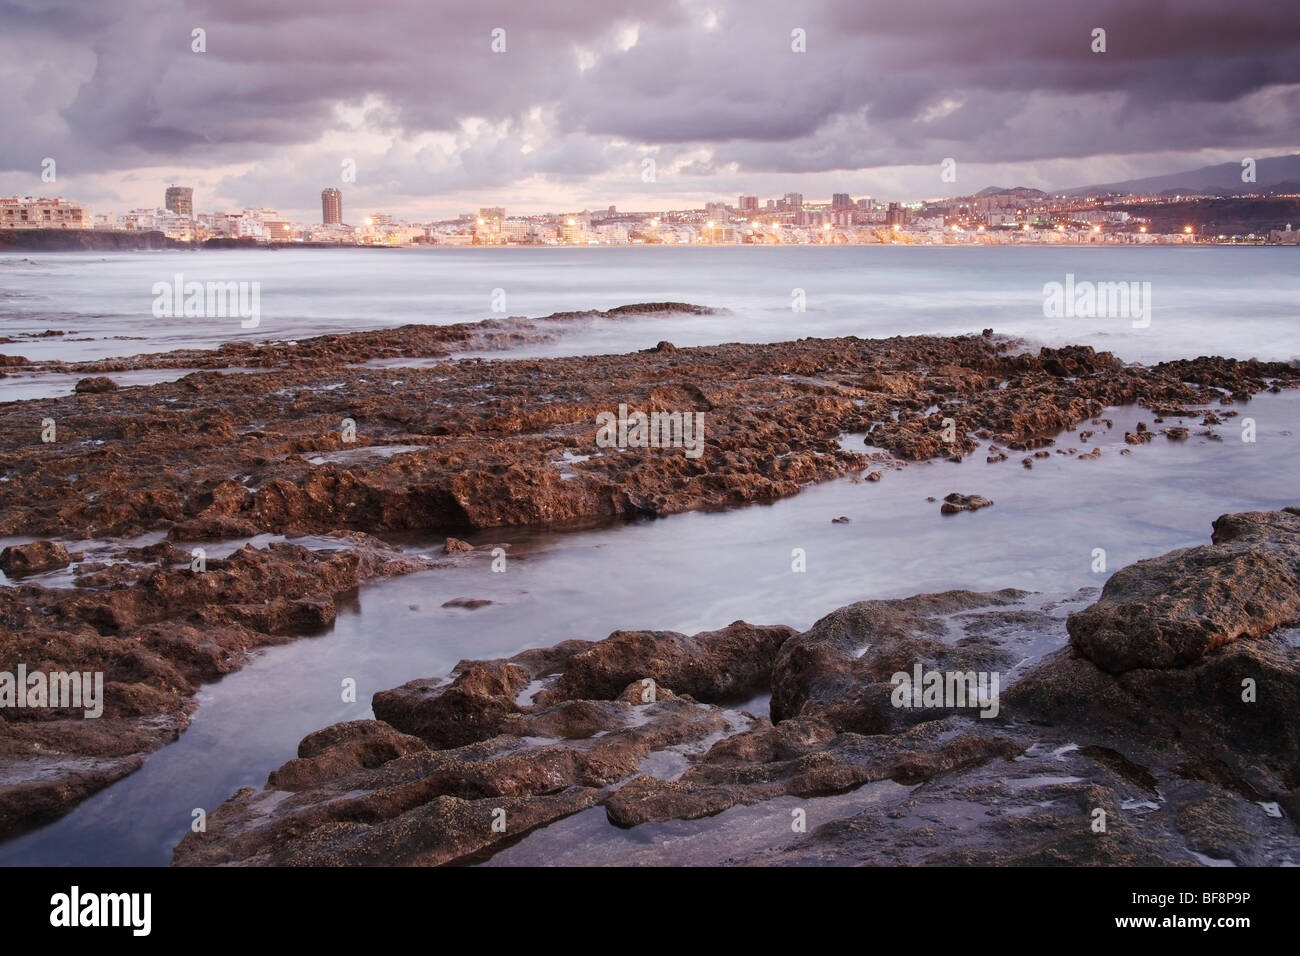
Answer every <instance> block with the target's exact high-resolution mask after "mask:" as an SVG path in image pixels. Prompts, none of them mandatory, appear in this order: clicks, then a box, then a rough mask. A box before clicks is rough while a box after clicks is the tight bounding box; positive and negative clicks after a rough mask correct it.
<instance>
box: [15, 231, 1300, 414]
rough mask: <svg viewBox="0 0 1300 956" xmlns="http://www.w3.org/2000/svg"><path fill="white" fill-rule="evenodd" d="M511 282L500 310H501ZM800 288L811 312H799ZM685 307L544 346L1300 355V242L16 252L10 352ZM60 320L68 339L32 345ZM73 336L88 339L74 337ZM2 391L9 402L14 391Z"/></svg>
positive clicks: (116, 348) (134, 348) (201, 342)
mask: <svg viewBox="0 0 1300 956" xmlns="http://www.w3.org/2000/svg"><path fill="white" fill-rule="evenodd" d="M177 274H180V275H182V276H184V278H185V280H186V281H200V282H210V281H212V282H257V283H259V284H260V285H259V290H260V291H259V295H260V311H261V321H260V324H259V326H258V327H257V328H253V329H243V328H241V327H240V322H239V320H238V319H195V318H189V319H186V318H175V319H173V318H161V319H160V318H155V317H154V316H153V314H152V307H153V303H154V295H153V292H152V289H153V285H154V283H156V282H165V283H171V282H172V281H173V278H174V276H175V275H177ZM1067 274H1072V275H1074V276H1075V279H1076V281H1093V282H1139V283H1145V282H1149V283H1150V284H1151V285H1150V290H1151V293H1150V294H1151V303H1152V308H1151V315H1150V324H1149V326H1147V327H1145V328H1134V326H1133V321H1132V320H1131V319H1127V318H1122V317H1113V318H1111V317H1105V318H1093V319H1081V318H1056V319H1048V318H1045V317H1044V315H1043V300H1044V293H1043V287H1044V285H1045V284H1046V283H1049V282H1062V283H1063V282H1064V281H1065V278H1066V276H1067ZM495 290H503V291H504V303H503V308H504V311H503V312H495V313H494V311H493V296H494V291H495ZM795 290H802V293H803V297H804V300H805V303H806V311H801V312H796V311H794V310H793V309H792V307H791V306H792V302H793V301H794V296H795V294H796V292H795ZM663 300H672V301H682V302H690V303H694V304H698V305H707V306H714V307H717V308H720V309H725V310H726V311H725V312H724V313H722V314H719V315H715V316H676V317H668V318H665V317H653V318H632V319H625V320H618V321H614V322H601V323H594V324H586V325H582V326H580V327H578V328H575V329H574V330H573V332H572V334H570V335H568V336H566V337H565V338H564V339H562V340H561V341H558V342H553V343H549V344H544V345H541V346H538V347H534V348H531V349H529V350H528V351H527V352H525V353H520V354H529V355H545V354H560V353H563V354H587V353H596V352H625V351H630V350H632V349H640V348H647V347H649V346H652V345H654V344H655V343H656V342H658V341H660V340H663V339H667V340H668V341H671V342H673V343H674V344H676V345H678V346H687V345H704V344H714V343H718V342H730V341H743V342H776V341H785V340H789V339H796V338H801V337H803V336H835V335H858V336H863V337H875V336H889V335H900V334H919V333H931V334H937V335H947V334H961V333H966V332H979V331H980V330H981V329H983V328H990V327H991V328H993V329H994V330H995V331H997V332H999V333H1007V334H1013V335H1018V336H1024V337H1027V338H1029V339H1032V340H1034V341H1036V342H1042V343H1045V344H1049V345H1059V344H1063V343H1067V342H1071V343H1081V344H1085V345H1092V346H1094V347H1096V348H1098V349H1109V350H1110V351H1113V352H1115V353H1116V354H1117V355H1119V356H1120V357H1121V358H1124V359H1126V360H1129V361H1139V362H1153V361H1160V360H1163V359H1170V358H1183V357H1194V356H1196V355H1202V354H1220V355H1228V356H1234V357H1237V358H1251V357H1257V358H1261V359H1270V360H1284V361H1286V360H1291V359H1293V358H1300V249H1298V248H1285V247H1249V248H1248V247H1214V246H1206V247H1193V248H1187V247H1173V246H1168V247H1147V248H1138V247H1109V248H1108V247H1087V246H1082V247H1052V246H1044V247H983V248H961V247H906V246H831V247H750V246H747V247H732V248H717V247H695V248H689V247H687V248H671V247H670V248H645V247H609V248H514V249H511V248H506V249H280V250H275V251H269V250H211V251H209V250H203V251H169V252H139V253H118V254H80V253H77V254H69V253H61V254H39V253H31V254H27V255H20V254H9V255H5V256H0V336H8V337H10V338H15V339H18V341H17V342H16V343H13V344H7V345H0V352H4V353H7V354H19V355H24V356H26V357H28V358H30V359H34V360H37V359H62V360H69V361H71V360H78V359H86V358H95V357H103V356H116V355H131V354H137V353H144V352H158V351H166V350H169V349H175V348H183V347H194V348H211V347H215V346H217V345H220V344H221V343H223V342H228V341H233V340H238V339H250V340H261V339H294V338H301V337H305V336H309V335H317V334H321V333H325V332H346V331H352V330H358V329H369V328H377V327H386V326H396V325H402V324H406V323H430V324H447V323H453V322H473V321H478V320H481V319H484V318H488V317H492V316H494V315H495V316H496V317H501V316H502V315H526V316H543V315H549V314H551V313H554V312H561V311H578V310H586V309H608V308H612V307H614V306H618V305H625V304H628V303H633V302H648V301H663ZM48 329H53V330H58V331H63V332H67V333H69V334H67V335H64V336H58V337H48V338H28V337H27V336H28V335H29V334H32V333H40V332H43V331H45V330H48ZM74 333H75V334H74ZM0 397H5V396H2V395H0Z"/></svg>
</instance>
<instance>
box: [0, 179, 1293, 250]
mask: <svg viewBox="0 0 1300 956" xmlns="http://www.w3.org/2000/svg"><path fill="white" fill-rule="evenodd" d="M1298 199H1300V193H1298V194H1294V195H1292V194H1286V193H1283V194H1277V193H1273V194H1269V195H1267V196H1263V195H1255V194H1244V195H1240V196H1230V197H1225V196H1223V195H1222V194H1220V193H1206V194H1186V195H1183V194H1176V195H1169V194H1167V193H1161V194H1139V193H1123V194H1121V193H1105V194H1101V195H1091V196H1089V195H1050V194H1048V193H1044V192H1042V191H1040V190H1036V189H1027V188H1023V187H1017V188H1013V189H999V188H996V187H990V188H988V189H985V190H982V191H981V192H979V193H977V194H974V195H970V196H960V197H956V198H951V199H942V200H934V201H918V202H906V203H902V202H888V203H885V202H877V201H876V200H874V199H873V198H872V197H870V196H865V197H856V198H855V197H853V196H851V195H849V194H848V193H835V194H834V195H833V196H831V198H830V200H829V201H822V202H809V201H805V199H804V197H803V195H802V194H800V193H794V192H792V193H786V194H785V195H783V196H782V197H781V198H779V199H760V198H759V197H758V196H739V197H737V199H736V201H735V202H734V203H730V202H722V201H719V202H711V203H707V204H706V205H705V206H704V207H703V208H702V209H670V210H657V211H636V212H630V211H620V210H618V209H617V208H616V207H614V206H609V207H607V208H604V209H600V210H591V209H583V210H581V211H574V212H567V213H545V214H541V215H517V216H510V215H507V214H506V210H505V209H504V208H503V207H500V206H484V207H482V208H480V209H479V210H478V212H477V214H475V213H470V212H466V213H463V214H461V215H459V216H457V217H455V218H453V219H443V220H438V221H433V222H409V221H404V220H399V219H397V218H395V217H393V216H391V215H387V214H385V213H383V212H379V211H372V212H368V213H366V214H365V215H364V216H360V217H358V218H357V219H356V220H354V221H353V223H351V224H350V223H348V222H345V221H344V218H345V217H344V195H343V192H342V190H340V189H337V188H333V187H330V188H326V189H324V190H322V192H321V221H320V222H319V223H302V222H295V221H293V220H291V219H290V218H288V217H286V216H282V215H280V214H279V213H278V212H276V211H275V210H274V209H266V208H260V209H242V210H240V211H238V212H223V211H217V212H200V213H196V212H195V211H194V190H193V189H192V188H191V187H188V186H177V185H170V186H168V187H167V188H166V190H165V192H164V196H163V206H162V207H161V208H157V209H133V210H131V211H130V212H127V213H124V214H121V215H107V214H101V215H95V214H93V213H92V211H91V210H90V209H89V208H88V207H87V206H86V205H85V204H83V203H79V202H75V201H72V200H66V199H63V198H62V197H57V198H46V197H31V196H29V197H22V198H20V197H18V196H13V197H9V198H4V197H0V229H89V230H98V231H105V232H131V233H146V232H153V233H161V234H162V235H164V236H166V237H167V238H168V239H171V240H175V241H178V242H193V243H202V242H207V241H211V240H224V241H235V242H246V243H249V244H259V243H260V244H276V245H279V244H286V243H294V244H311V245H355V246H613V245H619V246H621V245H746V244H749V245H776V244H785V245H869V244H894V245H971V244H1006V243H1029V244H1044V243H1049V244H1052V243H1056V244H1059V243H1105V244H1116V243H1118V244H1126V243H1127V244H1168V243H1177V244H1192V243H1240V244H1279V243H1280V244H1288V245H1295V244H1300V230H1293V229H1292V227H1291V223H1290V222H1289V221H1287V222H1285V224H1283V222H1282V220H1283V219H1287V218H1289V216H1290V214H1291V212H1292V211H1294V210H1295V209H1296V200H1298Z"/></svg>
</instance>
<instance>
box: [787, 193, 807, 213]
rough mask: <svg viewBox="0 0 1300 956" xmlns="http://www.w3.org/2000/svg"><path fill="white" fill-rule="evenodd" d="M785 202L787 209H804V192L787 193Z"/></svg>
mask: <svg viewBox="0 0 1300 956" xmlns="http://www.w3.org/2000/svg"><path fill="white" fill-rule="evenodd" d="M784 202H785V205H786V208H787V209H802V208H803V193H786V194H785V200H784Z"/></svg>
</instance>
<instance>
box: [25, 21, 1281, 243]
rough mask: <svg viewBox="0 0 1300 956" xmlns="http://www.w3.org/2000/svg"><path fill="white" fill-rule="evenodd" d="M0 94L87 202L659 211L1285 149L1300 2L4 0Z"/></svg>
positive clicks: (929, 189)
mask: <svg viewBox="0 0 1300 956" xmlns="http://www.w3.org/2000/svg"><path fill="white" fill-rule="evenodd" d="M1097 29H1102V30H1104V31H1105V37H1104V39H1105V50H1104V52H1094V50H1093V47H1094V46H1095V45H1096V44H1097V41H1096V40H1095V39H1094V31H1095V30H1097ZM196 30H200V31H202V34H201V39H202V43H201V44H199V42H198V41H197V40H196V39H195V31H196ZM494 31H502V32H496V33H495V40H494ZM196 45H201V46H203V48H204V49H203V50H202V51H201V52H199V51H196V50H195V46H196ZM494 46H495V47H496V49H494ZM799 46H802V47H803V50H802V52H799V51H797V49H796V48H797V47H799ZM0 92H2V93H3V95H2V96H0V129H2V130H3V131H4V135H3V136H0V195H12V194H19V195H62V196H65V197H67V198H71V199H76V200H79V201H81V202H84V203H86V204H88V205H89V206H90V207H91V209H92V211H94V212H124V211H126V210H127V209H131V208H137V207H149V208H153V207H157V206H160V205H162V201H163V199H162V197H163V191H164V189H165V188H166V186H167V185H168V184H170V183H178V184H182V185H189V186H193V187H194V189H195V206H196V209H198V210H199V211H213V210H217V209H225V210H237V209H241V208H245V207H269V208H274V209H277V210H279V211H280V212H281V213H284V214H287V215H290V216H293V217H294V218H297V219H300V220H301V221H305V222H317V221H319V219H320V198H319V197H320V191H321V190H322V189H323V188H325V187H327V186H336V187H338V188H339V189H341V190H342V191H343V197H344V199H343V202H344V213H345V215H344V218H345V220H346V221H349V222H357V221H360V218H362V217H364V216H366V215H370V214H373V213H388V214H391V215H394V216H397V217H400V218H407V219H412V220H418V221H428V220H432V219H436V218H445V217H450V216H454V215H456V214H459V213H464V212H476V211H477V209H478V208H479V207H480V206H488V205H492V206H498V205H499V206H505V207H506V209H507V212H508V213H518V214H528V213H542V212H557V213H563V212H571V211H576V210H580V209H583V208H589V209H603V208H605V207H606V206H609V205H617V206H618V207H619V208H620V209H623V210H666V209H679V208H692V207H698V206H702V205H703V204H704V203H705V202H707V201H716V200H726V201H729V202H733V203H734V202H735V201H736V197H737V196H738V195H740V194H742V193H743V194H755V195H758V196H760V197H761V198H764V199H766V198H776V197H779V196H781V195H782V194H784V193H786V192H801V193H803V194H804V195H805V197H806V198H807V199H808V200H809V201H819V200H824V199H829V198H830V195H831V193H833V192H847V193H850V194H851V195H853V196H854V197H855V198H857V197H861V196H873V197H875V198H877V199H881V200H910V199H923V198H937V197H941V196H951V195H964V194H969V193H972V192H976V191H978V190H979V189H982V188H984V187H985V186H989V185H999V186H1032V187H1036V188H1040V189H1045V190H1048V191H1051V190H1054V189H1065V188H1069V187H1072V186H1081V185H1087V184H1090V183H1099V182H1116V181H1120V180H1125V179H1131V178H1135V177H1139V176H1146V175H1155V174H1161V173H1166V172H1174V171H1178V170H1183V169H1193V168H1196V167H1199V166H1203V165H1208V164H1211V163H1219V162H1229V161H1234V162H1239V161H1240V160H1241V159H1242V158H1243V157H1247V156H1251V157H1256V158H1259V157H1263V156H1271V155H1279V154H1283V153H1292V152H1296V151H1297V150H1300V124H1297V122H1296V117H1297V116H1300V11H1298V10H1297V8H1296V7H1295V6H1294V0H1232V2H1228V0H1218V2H1207V0H1176V2H1175V0H1086V2H1079V0H885V2H881V0H843V2H840V0H823V2H805V3H800V2H775V0H653V2H650V0H514V2H510V3H502V2H495V0H469V2H461V0H456V2H448V0H355V2H337V0H96V2H92V3H87V2H85V0H0ZM47 159H52V160H53V161H54V164H53V171H54V176H55V179H54V181H53V182H48V181H43V180H42V170H43V169H49V168H50V164H49V163H47V162H45V161H46V160H47ZM944 160H952V161H953V163H952V164H951V165H950V166H949V167H948V168H949V169H950V170H952V172H953V173H955V179H953V180H952V181H946V180H945V179H944V178H943V176H942V173H943V169H944ZM43 164H44V165H43ZM651 164H652V165H651ZM350 170H355V175H354V176H352V177H351V178H347V177H348V176H349V172H350ZM47 175H48V173H47Z"/></svg>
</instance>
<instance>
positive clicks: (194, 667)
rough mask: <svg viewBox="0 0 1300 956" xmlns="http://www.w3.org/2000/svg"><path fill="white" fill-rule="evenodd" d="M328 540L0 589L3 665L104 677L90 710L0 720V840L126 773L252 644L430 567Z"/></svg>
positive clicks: (147, 563)
mask: <svg viewBox="0 0 1300 956" xmlns="http://www.w3.org/2000/svg"><path fill="white" fill-rule="evenodd" d="M338 544H339V547H338V548H337V549H335V550H330V549H321V550H312V549H308V548H305V547H301V546H298V545H292V544H284V543H280V544H271V545H268V546H267V547H265V548H253V547H248V546H246V547H244V548H241V549H239V550H238V551H236V552H235V553H234V554H232V555H230V556H229V557H227V558H221V559H217V558H210V559H207V560H206V562H205V567H204V568H203V570H201V571H195V570H193V569H192V558H191V555H190V554H189V553H188V552H180V551H177V550H175V549H172V548H170V546H168V545H166V544H163V545H162V546H161V547H158V546H154V547H151V548H146V549H137V550H136V551H135V553H134V557H135V558H137V559H138V560H137V561H131V562H122V563H114V564H110V565H107V566H105V567H103V568H101V569H100V570H98V571H94V572H89V573H86V574H84V575H82V576H81V577H79V578H78V579H77V583H78V585H79V586H77V587H75V588H68V587H48V588H47V587H42V586H41V585H39V584H34V583H32V584H19V585H17V586H12V587H0V661H3V666H0V670H5V671H9V672H11V673H12V672H13V671H14V670H15V668H16V667H17V665H18V664H19V663H22V664H23V666H24V667H25V668H26V671H27V672H28V673H29V674H31V673H33V672H40V673H41V674H46V675H48V674H51V673H57V672H72V673H77V674H82V673H101V674H102V675H103V676H102V682H103V683H102V687H103V698H102V701H101V702H100V703H101V706H102V714H101V715H100V716H97V717H87V716H86V709H85V708H56V707H52V706H42V707H26V708H14V707H12V706H7V707H5V709H4V710H3V713H2V714H0V835H9V834H12V833H16V832H19V831H21V830H24V829H27V828H29V827H32V826H35V825H38V824H40V823H44V822H47V821H49V820H51V819H53V818H55V817H58V816H60V815H61V814H63V813H65V812H67V810H68V809H70V808H71V807H72V806H73V805H74V804H75V803H76V802H78V801H79V800H81V799H83V798H84V797H86V796H88V795H89V794H91V793H93V792H94V791H96V790H99V789H101V788H102V787H104V786H106V785H107V784H109V783H112V782H113V781H114V780H116V779H118V778H120V777H122V776H125V775H126V774H128V773H130V772H132V771H133V770H135V769H137V768H138V767H139V766H140V763H141V761H142V760H143V759H144V757H145V756H146V755H147V754H148V753H150V752H151V751H153V750H155V749H157V748H158V747H160V746H162V745H163V744H164V743H166V742H167V741H169V740H172V739H174V738H175V737H176V736H177V734H179V733H180V732H181V731H182V730H184V729H185V727H186V726H187V725H188V723H189V718H190V715H191V714H192V712H193V710H194V706H195V704H194V694H195V692H196V691H197V689H198V687H199V685H200V684H202V683H205V682H208V681H213V680H217V679H218V678H220V677H221V676H222V675H223V674H227V673H230V672H231V671H234V670H237V669H238V668H239V667H241V666H242V665H243V663H244V662H245V660H246V659H247V657H248V654H249V653H250V652H251V651H253V650H255V649H257V648H259V647H264V646H267V645H271V644H276V643H281V642H283V641H286V640H291V639H293V638H294V637H295V636H297V635H301V634H309V633H313V632H318V631H320V630H322V629H323V628H326V627H328V626H329V625H330V624H331V623H332V622H333V619H334V611H335V605H334V600H335V597H336V596H337V595H340V594H343V593H346V592H350V591H353V590H354V589H355V588H357V587H358V585H359V584H360V583H361V582H362V581H365V580H368V579H371V578H375V577H382V576H389V575H393V574H404V573H409V572H411V571H417V570H423V569H425V568H427V567H428V566H429V565H428V563H427V562H426V561H425V560H424V559H421V558H416V557H412V556H409V555H406V554H404V553H402V552H401V551H400V550H398V549H395V548H392V547H390V546H388V545H385V544H384V543H383V542H380V541H378V540H377V539H373V538H370V537H369V536H367V535H361V534H356V533H353V534H352V535H349V536H339V538H338ZM27 547H28V548H30V547H32V546H30V545H29V546H27ZM64 557H65V558H66V555H64ZM51 703H53V702H52V701H51Z"/></svg>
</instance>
